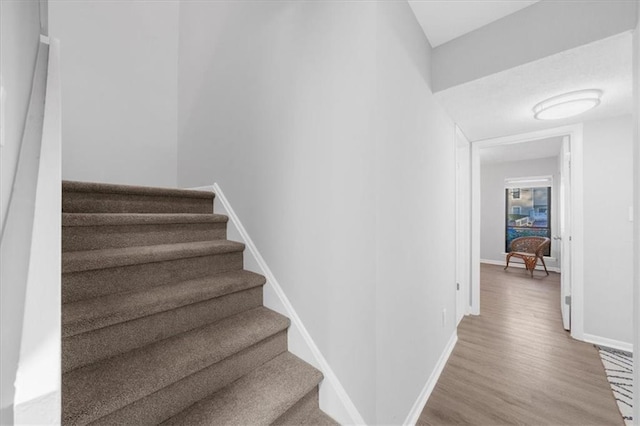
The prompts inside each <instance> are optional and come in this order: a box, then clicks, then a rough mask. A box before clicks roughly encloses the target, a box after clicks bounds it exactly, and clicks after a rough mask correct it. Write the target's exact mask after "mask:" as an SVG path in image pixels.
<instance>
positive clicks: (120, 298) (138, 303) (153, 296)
mask: <svg viewBox="0 0 640 426" xmlns="http://www.w3.org/2000/svg"><path fill="white" fill-rule="evenodd" d="M264 283H265V278H264V277H263V276H261V275H258V274H254V273H253V272H249V271H244V270H239V271H231V272H226V273H223V274H219V275H214V276H210V277H204V278H199V279H195V280H191V281H185V282H181V283H178V284H171V285H164V286H159V287H154V288H152V289H150V290H146V291H141V292H135V293H127V294H113V295H109V296H104V297H98V298H93V299H88V300H83V301H79V302H75V303H70V304H66V305H65V307H64V311H63V313H62V337H69V336H74V335H76V334H80V333H86V332H88V331H92V330H96V329H99V328H103V327H107V326H110V325H113V324H117V323H121V322H125V321H130V320H133V319H136V318H141V317H145V316H148V315H152V314H156V313H159V312H163V311H168V310H171V309H175V308H179V307H181V306H185V305H189V304H193V303H197V302H202V301H204V300H207V299H213V298H215V297H220V296H224V295H227V294H230V293H235V292H239V291H242V290H247V289H250V288H253V287H257V286H261V285H263V284H264Z"/></svg>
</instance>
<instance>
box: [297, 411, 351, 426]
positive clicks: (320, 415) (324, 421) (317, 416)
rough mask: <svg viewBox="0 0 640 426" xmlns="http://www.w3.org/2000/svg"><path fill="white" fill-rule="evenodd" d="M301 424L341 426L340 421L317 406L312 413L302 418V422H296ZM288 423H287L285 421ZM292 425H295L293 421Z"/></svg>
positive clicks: (309, 425)
mask: <svg viewBox="0 0 640 426" xmlns="http://www.w3.org/2000/svg"><path fill="white" fill-rule="evenodd" d="M295 424H296V425H300V426H303V425H304V426H307V425H308V426H339V425H340V423H338V422H336V421H335V420H333V419H332V418H331V417H330V416H329V415H328V414H327V413H325V412H324V411H322V410H321V409H320V408H315V409H314V410H313V411H312V412H311V414H310V415H309V416H308V417H306V418H305V419H303V420H302V422H300V423H295ZM285 425H286V423H285ZM291 426H294V424H293V423H292V424H291Z"/></svg>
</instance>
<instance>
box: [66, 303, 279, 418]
mask: <svg viewBox="0 0 640 426" xmlns="http://www.w3.org/2000/svg"><path fill="white" fill-rule="evenodd" d="M288 326H289V320H288V319H287V318H286V317H283V316H282V315H280V314H277V313H275V312H273V311H270V310H268V309H266V308H263V307H261V308H256V309H253V310H251V311H247V312H243V313H240V314H237V315H234V316H233V317H229V318H227V319H224V320H222V321H219V322H217V323H215V324H211V325H208V326H205V327H201V328H198V329H195V330H192V331H189V332H187V333H183V334H180V335H178V336H174V337H172V338H169V339H166V340H162V341H159V342H157V343H154V344H152V345H149V346H145V347H142V348H139V349H136V350H133V351H131V352H127V353H125V354H122V355H119V356H115V357H112V358H108V359H105V360H102V361H99V362H96V363H93V364H90V365H88V366H86V367H83V368H79V369H76V370H73V371H71V372H69V373H66V374H64V375H63V376H62V392H63V400H62V401H63V406H62V412H63V415H62V420H63V423H64V424H70V425H71V424H74V425H75V424H86V423H88V422H91V421H93V420H96V419H99V418H100V417H103V416H106V415H108V414H110V413H112V412H114V411H116V410H118V409H121V408H123V407H125V406H127V405H129V404H131V403H133V402H135V401H138V400H140V399H142V398H144V397H147V396H149V395H150V394H152V393H154V392H157V391H159V390H161V389H163V388H165V387H167V386H169V385H171V384H174V383H176V382H178V381H179V380H182V379H184V378H185V377H187V376H189V375H192V374H194V373H197V372H198V371H200V370H203V369H205V368H207V367H209V366H211V365H213V364H216V363H219V362H220V361H222V360H224V359H226V358H228V357H231V356H234V354H237V353H238V352H240V351H242V350H244V349H247V348H249V347H251V346H253V345H255V344H257V343H258V342H260V341H262V340H264V339H267V338H269V337H271V336H274V335H275V334H277V333H279V332H282V331H283V330H285V329H286V328H288Z"/></svg>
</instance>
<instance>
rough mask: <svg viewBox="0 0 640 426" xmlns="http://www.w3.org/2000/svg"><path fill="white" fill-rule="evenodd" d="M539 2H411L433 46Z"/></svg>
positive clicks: (506, 0)
mask: <svg viewBox="0 0 640 426" xmlns="http://www.w3.org/2000/svg"><path fill="white" fill-rule="evenodd" d="M538 1H539V0H518V1H513V0H484V1H478V0H457V1H452V0H409V4H410V5H411V8H412V9H413V13H414V14H415V15H416V18H418V22H419V23H420V26H421V27H422V30H423V31H424V32H425V34H426V35H427V38H428V39H429V43H431V46H432V47H437V46H440V45H441V44H444V43H446V42H448V41H450V40H453V39H454V38H457V37H460V36H461V35H463V34H466V33H469V32H471V31H473V30H476V29H478V28H480V27H483V26H485V25H487V24H489V23H491V22H493V21H497V20H498V19H500V18H503V17H505V16H507V15H510V14H512V13H514V12H517V11H518V10H520V9H524V8H525V7H527V6H531V5H532V4H534V3H536V2H538Z"/></svg>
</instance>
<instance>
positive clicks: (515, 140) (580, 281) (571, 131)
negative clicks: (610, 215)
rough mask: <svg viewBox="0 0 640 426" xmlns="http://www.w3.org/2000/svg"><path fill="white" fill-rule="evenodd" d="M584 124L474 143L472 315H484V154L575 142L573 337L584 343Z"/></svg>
mask: <svg viewBox="0 0 640 426" xmlns="http://www.w3.org/2000/svg"><path fill="white" fill-rule="evenodd" d="M582 129H583V126H582V123H580V124H574V125H570V126H561V127H555V128H552V129H545V130H538V131H534V132H528V133H521V134H517V135H511V136H503V137H499V138H491V139H483V140H480V141H476V142H471V314H473V315H480V225H481V222H480V207H481V206H480V150H482V149H485V148H490V147H495V146H500V145H514V144H519V143H524V142H530V141H532V140H537V139H546V138H551V137H561V136H569V137H570V138H571V206H572V208H571V243H572V244H571V259H572V262H571V336H572V337H573V338H574V339H578V340H584V288H583V286H584V238H583V237H584V229H583V223H584V215H583V211H582V207H583V206H584V202H583V198H584V197H583V139H582V134H583V130H582Z"/></svg>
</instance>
